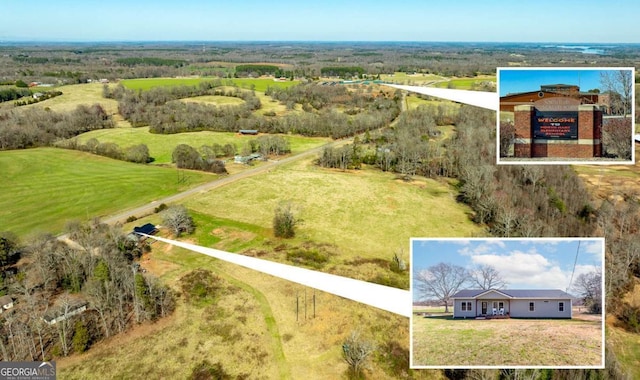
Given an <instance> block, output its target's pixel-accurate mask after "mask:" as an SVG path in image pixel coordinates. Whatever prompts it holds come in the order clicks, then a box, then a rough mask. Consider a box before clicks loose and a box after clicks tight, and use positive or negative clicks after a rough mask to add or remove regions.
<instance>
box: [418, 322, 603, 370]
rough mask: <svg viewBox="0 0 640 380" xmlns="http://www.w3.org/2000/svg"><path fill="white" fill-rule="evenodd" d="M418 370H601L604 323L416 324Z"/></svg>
mask: <svg viewBox="0 0 640 380" xmlns="http://www.w3.org/2000/svg"><path fill="white" fill-rule="evenodd" d="M412 324H413V331H412V338H411V339H412V342H413V353H412V359H413V365H414V366H480V365H482V366H498V367H499V366H547V367H557V366H598V365H602V363H603V357H602V328H601V327H602V326H601V322H600V321H584V320H576V319H572V320H533V319H495V320H475V319H474V320H466V319H465V320H454V319H452V318H451V317H426V318H422V317H415V316H414V318H413V320H412Z"/></svg>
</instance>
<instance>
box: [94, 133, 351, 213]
mask: <svg viewBox="0 0 640 380" xmlns="http://www.w3.org/2000/svg"><path fill="white" fill-rule="evenodd" d="M348 141H350V140H339V141H334V142H331V143H328V144H325V145H322V146H319V147H317V148H313V149H310V150H307V151H305V152H303V153H299V154H296V155H294V156H291V157H287V158H284V159H282V160H278V161H269V162H267V163H265V164H262V165H260V166H258V167H256V168H252V169H248V170H245V171H243V172H240V173H236V174H233V175H229V176H226V177H223V178H219V179H217V180H215V181H211V182H208V183H205V184H202V185H199V186H196V187H194V188H192V189H189V190H186V191H183V192H181V193H178V194H174V195H171V196H168V197H166V198H162V199H158V200H155V201H153V202H151V203H148V204H146V205H143V206H140V207H136V208H134V209H130V210H126V211H123V212H121V213H118V214H115V215H111V216H108V217H105V218H102V222H103V223H108V224H113V223H117V222H120V223H125V221H126V220H127V218H129V217H130V216H135V217H137V218H140V217H143V216H145V215H149V214H152V213H153V211H154V209H155V208H156V207H158V206H159V205H160V204H162V203H165V204H170V203H175V202H178V201H180V200H182V199H184V198H186V197H189V196H192V195H195V194H198V193H205V192H207V191H210V190H213V189H216V188H218V187H221V186H225V185H228V184H230V183H233V182H235V181H238V180H241V179H243V178H247V177H251V176H254V175H256V174H260V173H264V172H267V171H269V170H271V169H273V168H275V167H277V166H279V165H284V164H287V163H289V162H293V161H297V160H301V159H303V158H306V157H309V156H311V155H314V154H318V153H319V152H320V151H321V150H322V149H323V148H324V147H326V146H334V145H341V144H344V143H346V142H348Z"/></svg>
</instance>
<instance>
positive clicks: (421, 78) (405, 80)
mask: <svg viewBox="0 0 640 380" xmlns="http://www.w3.org/2000/svg"><path fill="white" fill-rule="evenodd" d="M380 80H383V81H386V82H394V83H400V84H409V83H411V84H415V85H423V84H427V83H433V82H438V81H441V80H446V78H445V77H442V76H439V75H435V74H407V73H402V72H396V73H393V74H392V75H391V74H381V75H380Z"/></svg>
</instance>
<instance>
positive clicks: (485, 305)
mask: <svg viewBox="0 0 640 380" xmlns="http://www.w3.org/2000/svg"><path fill="white" fill-rule="evenodd" d="M482 315H487V302H486V301H482Z"/></svg>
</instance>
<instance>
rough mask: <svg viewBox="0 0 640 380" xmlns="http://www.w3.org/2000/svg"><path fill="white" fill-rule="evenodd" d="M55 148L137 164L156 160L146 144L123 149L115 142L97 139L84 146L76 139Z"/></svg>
mask: <svg viewBox="0 0 640 380" xmlns="http://www.w3.org/2000/svg"><path fill="white" fill-rule="evenodd" d="M55 146H56V147H59V148H64V149H73V150H79V151H82V152H89V153H93V154H97V155H99V156H104V157H109V158H113V159H114V160H121V161H128V162H134V163H137V164H148V163H150V162H153V160H154V159H153V157H151V155H150V154H149V148H148V147H147V145H146V144H136V145H131V146H128V147H126V148H124V149H123V148H121V147H120V146H119V145H118V144H116V143H114V142H100V141H98V139H96V138H91V139H89V140H87V142H85V143H84V144H82V143H80V142H79V141H78V140H77V139H75V138H74V139H69V140H62V141H59V142H57V143H56V144H55Z"/></svg>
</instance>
